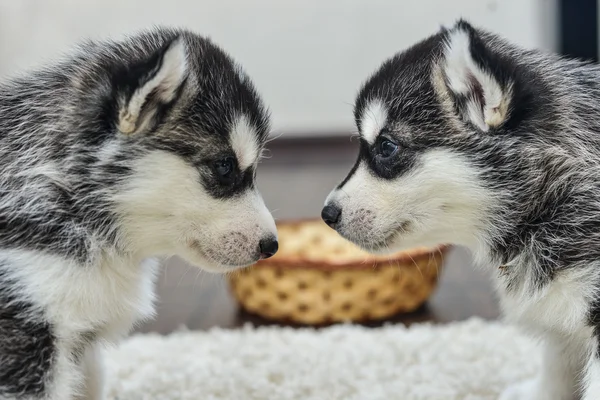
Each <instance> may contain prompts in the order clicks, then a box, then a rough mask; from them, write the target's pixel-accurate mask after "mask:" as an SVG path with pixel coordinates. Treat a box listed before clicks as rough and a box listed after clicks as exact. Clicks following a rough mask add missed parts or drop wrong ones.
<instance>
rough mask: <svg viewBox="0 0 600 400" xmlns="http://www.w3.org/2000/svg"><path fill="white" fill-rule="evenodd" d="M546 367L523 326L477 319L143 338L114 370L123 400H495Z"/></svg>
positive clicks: (111, 362)
mask: <svg viewBox="0 0 600 400" xmlns="http://www.w3.org/2000/svg"><path fill="white" fill-rule="evenodd" d="M539 363H540V353H539V348H538V346H537V345H536V344H535V343H534V342H533V341H531V340H529V339H528V338H525V337H524V336H523V335H522V334H520V333H518V332H517V331H516V330H515V329H514V328H511V327H507V326H505V325H503V324H501V323H498V322H486V321H482V320H479V319H471V320H469V321H465V322H460V323H453V324H449V325H429V324H423V325H414V326H412V327H411V328H409V329H407V328H404V327H401V326H389V327H384V328H377V329H367V328H361V327H357V326H351V325H340V326H334V327H331V328H327V329H323V330H310V329H304V330H292V329H281V328H259V329H254V328H250V327H247V328H245V329H242V330H237V331H236V330H221V329H214V330H211V331H209V332H179V333H175V334H172V335H170V336H167V337H164V336H158V335H139V336H134V337H131V338H129V339H128V340H127V341H125V342H124V343H123V344H122V345H121V346H120V347H119V348H116V349H111V350H109V351H108V354H107V360H106V367H107V369H108V372H107V380H108V382H107V383H108V384H109V386H110V391H109V394H110V396H109V397H110V398H111V399H119V400H138V399H139V400H142V399H143V400H150V399H161V400H162V399H164V400H180V399H181V400H188V399H190V400H191V399H193V400H217V399H218V400H223V399H227V400H271V399H273V400H292V399H293V400H394V399H398V400H421V399H422V400H425V399H427V400H429V399H431V400H433V399H435V400H454V399H456V400H458V399H464V400H475V399H485V400H488V399H489V400H491V399H496V398H497V396H498V393H499V392H500V391H501V390H502V389H503V388H504V387H505V386H506V385H507V384H509V383H511V382H515V381H518V380H521V379H524V378H529V377H531V376H532V375H533V374H534V373H535V371H536V370H537V368H538V367H539Z"/></svg>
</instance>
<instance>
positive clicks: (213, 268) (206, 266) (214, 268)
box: [184, 256, 258, 274]
mask: <svg viewBox="0 0 600 400" xmlns="http://www.w3.org/2000/svg"><path fill="white" fill-rule="evenodd" d="M184 259H185V260H186V261H187V262H188V263H190V264H192V265H193V266H195V267H197V268H200V269H201V270H203V271H206V272H211V273H215V274H225V273H228V272H232V271H235V270H237V269H242V268H246V267H249V266H250V265H253V264H254V263H256V262H257V261H258V258H257V259H256V260H253V261H252V260H249V261H248V262H245V263H239V264H225V263H219V262H215V261H213V260H209V259H207V258H204V257H199V256H195V257H184Z"/></svg>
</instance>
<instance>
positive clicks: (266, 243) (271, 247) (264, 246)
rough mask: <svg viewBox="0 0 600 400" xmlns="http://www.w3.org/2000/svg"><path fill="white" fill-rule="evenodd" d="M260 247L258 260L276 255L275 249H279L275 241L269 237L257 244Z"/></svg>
mask: <svg viewBox="0 0 600 400" xmlns="http://www.w3.org/2000/svg"><path fill="white" fill-rule="evenodd" d="M258 247H260V259H261V260H262V259H265V258H270V257H273V256H274V255H275V253H277V249H279V243H277V239H275V238H274V237H270V238H268V239H262V240H261V241H260V243H259V244H258Z"/></svg>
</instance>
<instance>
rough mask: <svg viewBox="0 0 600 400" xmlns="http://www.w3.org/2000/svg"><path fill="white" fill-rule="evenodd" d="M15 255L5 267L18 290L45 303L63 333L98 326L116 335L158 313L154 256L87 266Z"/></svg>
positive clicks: (43, 308) (98, 331)
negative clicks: (135, 261) (156, 311)
mask: <svg viewBox="0 0 600 400" xmlns="http://www.w3.org/2000/svg"><path fill="white" fill-rule="evenodd" d="M11 256H12V257H9V259H8V260H7V261H8V262H9V263H10V264H7V266H6V267H5V268H6V273H7V274H9V275H11V279H10V281H11V282H12V285H14V290H15V292H16V293H17V294H18V296H19V297H20V298H22V299H23V300H26V301H28V302H30V303H31V304H33V305H34V306H35V307H36V308H39V309H40V310H41V311H42V313H43V315H44V317H45V318H46V319H47V320H48V321H49V322H51V323H52V325H53V326H54V327H55V329H56V334H58V335H59V336H64V337H69V336H71V335H79V334H81V333H82V332H87V333H89V332H93V333H94V334H95V335H97V336H100V337H102V338H103V339H106V340H116V339H118V338H119V337H120V336H122V335H124V334H126V333H127V332H128V331H129V330H130V329H131V327H132V325H133V324H134V323H135V322H136V321H139V320H141V319H144V318H148V317H150V316H151V315H152V314H153V311H154V305H153V301H154V278H155V274H156V270H157V263H156V262H154V261H153V260H152V261H146V262H143V263H141V264H139V263H137V264H133V263H130V262H127V261H124V260H116V262H115V261H113V262H112V263H102V264H99V265H91V266H84V265H79V264H77V263H74V262H69V261H67V260H64V259H61V258H55V257H51V256H47V255H39V254H33V253H23V252H18V254H16V255H12V254H11Z"/></svg>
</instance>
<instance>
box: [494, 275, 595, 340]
mask: <svg viewBox="0 0 600 400" xmlns="http://www.w3.org/2000/svg"><path fill="white" fill-rule="evenodd" d="M589 282H590V280H589V279H587V278H586V277H584V276H582V274H581V273H580V272H578V271H577V270H571V271H564V272H562V273H560V274H557V275H556V277H554V279H552V280H551V281H550V282H549V283H548V284H546V285H545V286H543V287H535V286H534V285H532V284H531V283H530V282H529V281H527V280H525V282H521V283H520V284H519V285H518V286H517V287H514V288H511V289H507V288H506V285H505V282H504V281H503V280H502V278H499V279H497V287H498V292H499V294H500V305H501V307H502V310H503V312H504V314H505V316H506V318H507V319H508V320H509V321H511V322H513V323H517V324H518V325H521V326H523V327H525V328H528V329H530V330H534V331H540V330H551V331H555V332H562V333H564V334H570V333H573V332H575V331H578V330H580V329H581V328H582V327H584V326H585V325H586V324H587V315H588V311H589V310H588V307H589V302H588V298H587V296H586V293H587V292H588V290H587V288H588V287H589ZM559 316H560V317H559Z"/></svg>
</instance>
